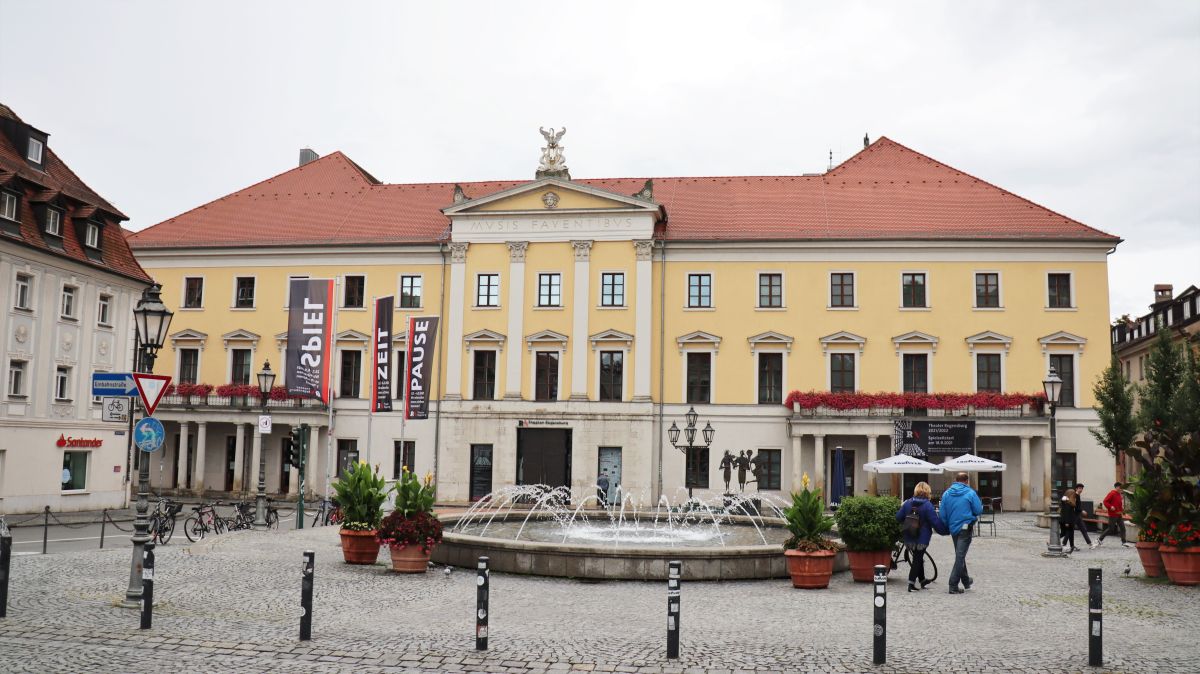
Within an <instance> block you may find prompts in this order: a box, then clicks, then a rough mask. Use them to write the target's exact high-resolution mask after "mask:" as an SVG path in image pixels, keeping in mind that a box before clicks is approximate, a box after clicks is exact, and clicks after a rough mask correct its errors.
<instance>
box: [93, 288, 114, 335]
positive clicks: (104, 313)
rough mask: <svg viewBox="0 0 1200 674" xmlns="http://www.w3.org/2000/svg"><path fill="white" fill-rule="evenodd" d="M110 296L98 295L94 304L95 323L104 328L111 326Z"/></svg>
mask: <svg viewBox="0 0 1200 674" xmlns="http://www.w3.org/2000/svg"><path fill="white" fill-rule="evenodd" d="M112 299H113V298H112V295H106V294H104V293H100V298H99V300H97V302H96V322H97V323H99V324H100V325H103V326H105V327H110V326H112Z"/></svg>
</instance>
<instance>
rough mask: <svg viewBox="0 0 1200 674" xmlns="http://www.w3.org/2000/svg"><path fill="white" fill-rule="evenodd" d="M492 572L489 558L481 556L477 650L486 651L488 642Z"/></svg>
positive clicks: (476, 629)
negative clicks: (489, 590)
mask: <svg viewBox="0 0 1200 674" xmlns="http://www.w3.org/2000/svg"><path fill="white" fill-rule="evenodd" d="M490 578H491V572H490V571H488V558H487V557H480V558H479V576H478V577H477V578H476V579H475V586H476V589H475V650H477V651H486V650H487V644H488V589H489V580H490Z"/></svg>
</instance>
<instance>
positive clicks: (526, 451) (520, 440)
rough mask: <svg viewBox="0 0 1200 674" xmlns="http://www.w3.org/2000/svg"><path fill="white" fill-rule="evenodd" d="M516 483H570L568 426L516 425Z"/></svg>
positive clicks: (550, 484) (554, 484) (560, 484)
mask: <svg viewBox="0 0 1200 674" xmlns="http://www.w3.org/2000/svg"><path fill="white" fill-rule="evenodd" d="M517 484H544V485H546V486H548V487H569V486H570V485H571V429H569V428H563V429H560V428H518V429H517Z"/></svg>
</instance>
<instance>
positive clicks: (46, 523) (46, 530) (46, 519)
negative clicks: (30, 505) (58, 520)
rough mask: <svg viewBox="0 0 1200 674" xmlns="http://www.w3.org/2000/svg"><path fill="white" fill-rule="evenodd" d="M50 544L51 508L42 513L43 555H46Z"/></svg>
mask: <svg viewBox="0 0 1200 674" xmlns="http://www.w3.org/2000/svg"><path fill="white" fill-rule="evenodd" d="M49 542H50V506H46V509H45V510H43V511H42V554H43V555H44V554H46V544H47V543H49Z"/></svg>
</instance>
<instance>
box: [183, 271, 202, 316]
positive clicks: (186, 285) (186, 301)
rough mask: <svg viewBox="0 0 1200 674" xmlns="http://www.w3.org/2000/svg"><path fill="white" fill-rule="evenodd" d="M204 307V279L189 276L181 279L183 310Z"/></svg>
mask: <svg viewBox="0 0 1200 674" xmlns="http://www.w3.org/2000/svg"><path fill="white" fill-rule="evenodd" d="M202 306H204V279H202V278H200V277H197V276H191V277H188V278H185V279H183V308H184V309H199V308H200V307H202Z"/></svg>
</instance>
